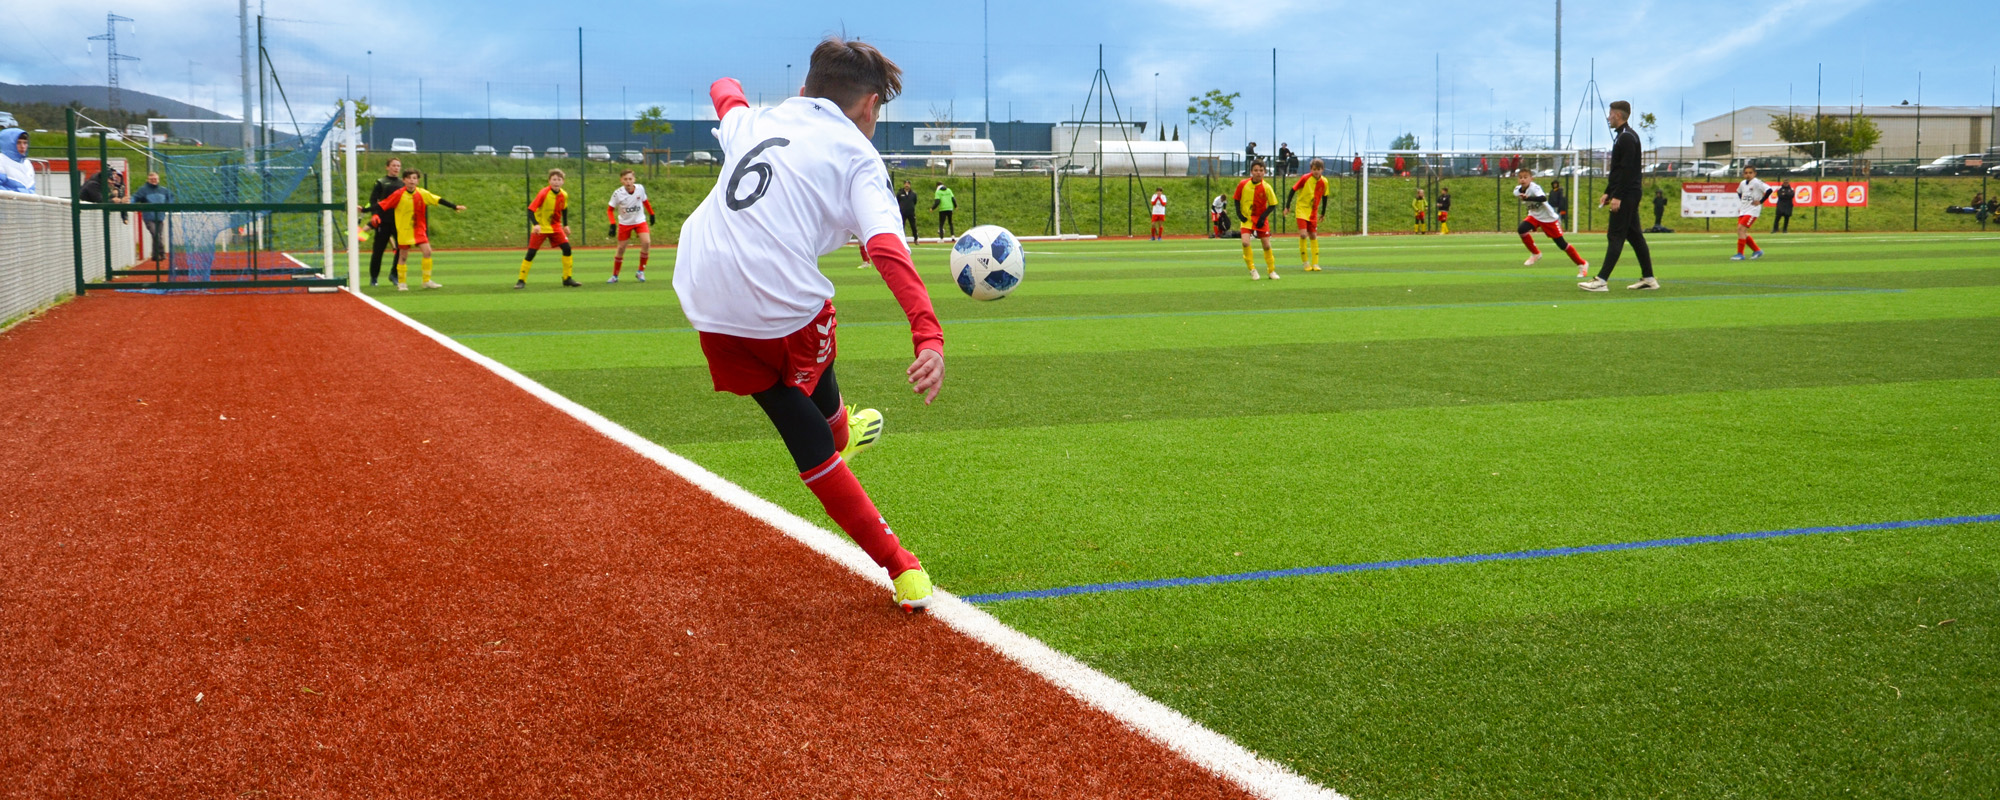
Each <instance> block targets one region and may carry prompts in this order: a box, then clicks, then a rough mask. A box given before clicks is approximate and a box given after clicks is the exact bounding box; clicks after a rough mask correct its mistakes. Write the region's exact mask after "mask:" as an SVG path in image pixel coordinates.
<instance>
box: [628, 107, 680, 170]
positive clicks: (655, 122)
mask: <svg viewBox="0 0 2000 800" xmlns="http://www.w3.org/2000/svg"><path fill="white" fill-rule="evenodd" d="M632 130H633V131H635V132H637V133H643V134H645V135H646V143H647V144H646V149H647V150H658V149H660V139H659V137H660V136H661V135H662V134H670V133H673V132H674V124H673V123H671V122H668V121H667V110H666V109H664V108H661V107H659V106H648V107H647V108H646V110H644V111H641V112H639V116H638V117H637V118H636V119H634V120H633V121H632ZM647 160H649V161H651V162H652V163H653V172H654V174H658V173H659V166H660V161H659V159H658V158H657V157H655V156H654V155H652V154H648V155H647Z"/></svg>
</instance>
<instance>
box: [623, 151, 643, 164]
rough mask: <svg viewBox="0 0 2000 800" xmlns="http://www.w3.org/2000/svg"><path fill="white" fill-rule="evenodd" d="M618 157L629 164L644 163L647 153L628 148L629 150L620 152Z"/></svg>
mask: <svg viewBox="0 0 2000 800" xmlns="http://www.w3.org/2000/svg"><path fill="white" fill-rule="evenodd" d="M618 157H619V158H620V159H622V160H624V162H625V163H627V164H644V163H646V154H645V153H641V152H639V151H637V150H627V151H625V152H623V153H619V154H618Z"/></svg>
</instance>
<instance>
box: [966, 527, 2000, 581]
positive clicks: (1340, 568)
mask: <svg viewBox="0 0 2000 800" xmlns="http://www.w3.org/2000/svg"><path fill="white" fill-rule="evenodd" d="M1979 522H2000V514H1980V515H1976V516H1967V517H1938V518H1936V519H1913V520H1903V521H1900V522H1871V523H1867V524H1864V525H1828V526H1822V527H1817V528H1786V529H1784V530H1776V531H1752V532H1749V533H1724V534H1718V535H1714V536H1680V537H1676V538H1672V539H1648V540H1646V541H1640V542H1613V543H1610V544H1590V545H1582V546H1579V547H1545V548H1542V549H1539V550H1516V551H1514V552H1511V553H1480V554H1477V555H1465V556H1438V557H1433V558H1404V559H1398V560H1395V561H1365V562H1361V563H1358V564H1336V565H1333V566H1327V567H1298V568H1294V569H1273V570H1263V571H1261V572H1238V573H1234V574H1228V575H1203V576H1200V577H1194V578H1161V579H1159V580H1150V581H1120V582H1117V583H1093V584H1085V585H1082V586H1058V587H1056V588H1053V589H1031V590H1027V591H1019V592H994V593H992V594H969V595H963V596H961V597H960V598H959V599H961V600H964V601H966V602H968V603H998V602H1001V601H1004V600H1040V599H1046V598H1050V597H1068V596H1070V595H1078V594H1100V593H1104V592H1130V591H1138V590H1141V589H1170V588H1173V587H1177V586H1210V585H1214V584H1221V583H1243V582H1247V581H1268V580H1276V579H1278V578H1300V577H1305V576H1307V575H1337V574H1340V573H1345V572H1373V571H1376V570H1385V569H1403V568H1406V567H1438V566H1444V565H1447V564H1478V563H1481V562H1485V561H1522V560H1526V559H1532V558H1556V557H1559V556H1576V555H1584V554H1588V553H1614V552H1618V551H1621V550H1648V549H1652V548H1656V547H1681V546H1685V545H1691V544H1718V543H1721V542H1740V541H1747V540H1752V539H1777V538H1781V537H1786V536H1810V535H1813V534H1821V533H1855V532H1859V531H1883V530H1895V529H1900V528H1936V527H1943V526H1946V525H1970V524H1973V523H1979Z"/></svg>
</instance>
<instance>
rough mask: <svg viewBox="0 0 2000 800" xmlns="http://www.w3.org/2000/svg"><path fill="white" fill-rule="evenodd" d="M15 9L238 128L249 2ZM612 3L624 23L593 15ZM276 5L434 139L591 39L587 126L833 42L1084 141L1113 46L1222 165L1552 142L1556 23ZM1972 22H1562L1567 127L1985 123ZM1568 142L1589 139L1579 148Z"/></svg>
mask: <svg viewBox="0 0 2000 800" xmlns="http://www.w3.org/2000/svg"><path fill="white" fill-rule="evenodd" d="M21 5H25V6H27V7H25V8H16V9H14V10H12V11H10V12H9V13H10V14H11V15H13V16H14V17H15V22H17V23H19V24H18V25H15V26H10V28H11V29H10V30H9V31H8V32H7V33H6V34H4V39H5V46H4V48H0V81H4V82H8V83H102V82H103V80H104V73H105V62H104V51H103V49H102V45H101V43H96V44H94V45H92V47H93V48H94V49H92V50H89V51H86V45H87V43H86V41H85V37H88V36H91V35H94V34H100V33H103V32H104V27H105V20H104V15H105V13H107V12H116V13H118V14H122V15H124V16H128V17H132V18H134V19H135V20H136V22H135V23H133V25H132V26H124V25H121V29H120V33H119V36H120V38H119V46H120V49H121V51H123V52H126V53H129V54H132V55H136V56H139V57H141V58H142V59H144V60H143V61H140V62H138V63H136V64H128V65H127V66H126V67H125V68H124V72H123V82H124V83H125V85H126V86H128V87H131V88H136V89H140V90H144V91H148V92H152V93H155V94H160V95H164V96H167V97H172V98H176V99H188V100H191V101H193V102H195V103H197V104H200V105H204V106H209V107H212V108H216V109H218V110H221V111H223V112H225V113H234V110H235V109H237V108H239V107H240V100H239V97H240V91H239V89H238V88H237V86H238V83H237V80H238V79H237V69H238V60H237V50H236V47H237V40H236V38H235V37H236V13H237V5H236V3H235V2H227V1H224V2H218V1H217V0H114V1H113V2H112V3H110V4H100V3H96V2H93V1H92V0H66V1H65V2H59V3H27V4H21ZM614 5H618V6H622V7H625V8H629V9H632V11H631V12H630V13H628V14H626V15H625V16H623V17H614V16H610V15H607V14H606V13H604V12H603V11H602V9H605V8H609V7H613V6H614ZM258 6H259V4H258V3H256V2H253V3H252V13H256V12H257V9H258ZM262 6H263V13H264V14H265V15H266V16H267V17H268V18H270V19H271V20H272V21H270V22H269V23H268V25H267V35H268V39H269V46H270V49H271V50H272V57H273V59H274V61H275V62H276V64H277V67H278V70H279V77H280V78H281V79H282V80H283V81H284V83H285V85H286V89H287V90H288V92H289V93H290V96H291V98H292V99H293V101H294V104H295V106H314V107H323V106H325V105H326V104H327V103H329V102H330V101H331V100H333V99H335V98H337V97H340V96H342V95H344V94H347V93H350V92H351V93H352V94H354V95H364V94H365V95H369V96H371V97H372V99H373V100H374V101H375V103H376V105H377V107H378V109H379V110H380V113H382V114H384V115H392V116H393V115H409V116H414V115H416V114H418V113H419V108H420V104H421V112H422V114H423V115H425V116H430V117H451V116H484V115H486V113H487V109H488V107H489V106H488V103H489V102H490V103H491V109H492V112H493V114H494V115H496V116H504V117H544V118H545V117H548V116H550V115H551V114H554V113H556V112H557V110H558V109H559V110H560V113H561V115H562V116H564V117H568V118H574V116H575V114H576V113H577V109H576V85H577V78H578V75H577V72H578V64H577V58H578V56H577V28H579V27H581V28H582V29H583V39H584V48H585V50H584V55H583V64H582V67H583V82H584V89H585V95H586V101H587V112H588V114H589V115H590V116H591V117H592V118H618V117H620V116H622V115H624V114H626V113H628V110H635V109H637V108H640V107H644V106H646V105H651V104H660V105H662V106H664V107H665V108H666V109H667V112H668V115H669V116H670V117H676V118H681V117H686V116H688V115H689V113H690V110H692V112H693V113H696V114H705V113H707V112H706V108H705V107H704V103H703V102H702V94H703V93H702V91H701V90H702V89H704V88H705V87H706V86H707V84H708V82H709V81H711V80H712V79H714V78H715V77H718V76H722V75H731V76H735V77H737V78H739V79H741V80H742V81H743V83H744V85H745V87H746V88H747V89H748V90H749V91H750V93H751V94H752V95H753V98H754V97H755V96H757V95H759V94H761V95H762V96H763V97H764V98H765V99H767V100H774V99H775V98H777V97H779V96H781V95H783V94H786V93H787V91H786V90H787V87H796V85H797V83H798V82H799V80H800V78H801V77H802V73H803V70H804V61H805V58H806V55H807V54H808V53H809V52H810V50H811V48H812V45H813V44H814V43H815V42H816V41H817V40H818V39H819V38H820V37H822V36H824V35H826V34H828V33H837V32H841V31H845V32H846V33H847V34H849V35H852V36H858V37H860V38H863V39H867V40H869V41H872V42H875V43H876V44H877V45H878V46H880V47H882V48H883V49H884V50H885V51H886V52H888V53H889V55H890V56H891V57H892V58H894V59H896V60H897V61H898V62H899V63H901V64H902V65H903V67H904V68H905V69H906V71H907V73H908V74H907V76H906V79H905V80H906V84H905V85H906V95H905V97H904V98H903V99H901V100H899V101H898V102H896V103H894V104H892V105H891V107H890V118H891V119H929V118H931V117H932V116H933V115H935V114H939V113H949V114H951V115H952V117H953V118H954V119H957V120H969V121H977V120H979V119H981V118H983V117H984V116H985V113H986V111H985V107H984V104H985V103H986V102H987V101H988V98H989V97H990V102H991V109H992V111H991V113H992V118H993V119H996V120H1000V119H1007V118H1010V117H1009V114H1010V113H1011V115H1012V116H1011V118H1013V119H1022V120H1032V121H1052V120H1058V119H1064V118H1069V117H1071V116H1072V115H1073V114H1076V113H1079V111H1080V109H1081V108H1082V105H1083V103H1084V102H1085V99H1086V97H1087V95H1088V91H1089V88H1090V85H1091V77H1092V75H1093V74H1094V71H1095V69H1096V67H1097V53H1098V45H1100V44H1102V45H1103V46H1104V54H1105V55H1104V65H1105V69H1106V71H1107V73H1108V74H1109V76H1110V83H1111V87H1112V88H1113V89H1114V90H1115V91H1116V92H1117V96H1118V100H1119V103H1120V106H1121V108H1122V109H1123V111H1124V113H1125V114H1126V116H1127V117H1128V118H1137V119H1153V118H1156V117H1158V118H1160V119H1163V120H1164V121H1165V124H1166V125H1168V126H1169V127H1170V129H1171V126H1173V125H1175V124H1183V125H1184V117H1185V114H1184V113H1183V110H1184V109H1185V107H1186V105H1187V98H1188V97H1189V95H1191V94H1195V93H1198V92H1202V91H1205V90H1207V89H1211V88H1219V89H1222V90H1224V91H1226V92H1240V93H1242V99H1241V100H1240V101H1239V113H1238V115H1237V121H1236V122H1237V124H1236V125H1235V126H1234V127H1233V128H1231V129H1229V130H1225V131H1223V132H1221V133H1220V134H1219V135H1218V137H1217V140H1216V144H1217V147H1219V148H1220V147H1223V146H1225V145H1227V146H1229V147H1231V148H1237V147H1241V145H1242V142H1243V141H1244V140H1246V139H1249V140H1255V141H1259V142H1266V143H1268V142H1269V141H1271V140H1272V138H1273V137H1274V136H1275V138H1277V139H1279V140H1282V141H1287V142H1290V143H1292V144H1294V145H1295V146H1299V145H1307V146H1310V145H1311V144H1312V143H1315V142H1316V143H1317V144H1318V146H1319V147H1320V148H1321V149H1322V150H1324V151H1329V152H1331V151H1335V150H1340V149H1346V148H1345V147H1344V146H1343V144H1342V143H1344V142H1347V141H1348V131H1349V129H1350V126H1351V128H1352V131H1353V134H1354V135H1355V136H1358V137H1361V138H1363V139H1365V140H1366V143H1367V144H1368V145H1370V146H1382V145H1385V144H1386V143H1387V141H1388V140H1389V139H1390V138H1391V137H1392V136H1394V135H1395V134H1397V133H1400V132H1403V131H1410V132H1414V133H1416V134H1417V135H1418V137H1419V138H1420V139H1421V140H1422V142H1423V143H1424V144H1425V145H1426V146H1430V145H1432V144H1433V143H1435V142H1437V141H1438V140H1440V139H1443V140H1447V141H1448V142H1452V143H1455V144H1456V145H1457V146H1460V147H1478V146H1482V145H1484V144H1486V142H1487V141H1488V140H1489V137H1490V136H1492V135H1493V134H1494V133H1496V132H1498V131H1500V130H1501V129H1503V128H1505V127H1506V126H1508V125H1509V124H1510V123H1511V124H1513V125H1515V126H1517V127H1518V126H1523V125H1525V126H1526V127H1527V129H1528V130H1530V131H1531V132H1533V133H1535V134H1539V135H1543V136H1546V135H1547V133H1548V131H1549V129H1550V127H1551V121H1550V119H1551V114H1550V106H1551V104H1552V101H1553V97H1552V95H1553V87H1552V80H1553V72H1554V53H1553V39H1554V24H1553V16H1554V14H1553V6H1554V2H1553V0H1537V1H1536V2H1529V3H1518V2H1517V3H1501V2H1488V3H1474V2H1464V1H1463V0H1452V1H1450V2H1411V3H1375V2H1368V3H1362V2H1320V3H1312V2H1295V1H1294V0H1263V1H1262V2H1258V3H1254V4H1242V3H1229V2H1214V1H1212V0H1145V1H1143V2H1142V1H1139V0H1109V1H1107V2H1098V3H1060V2H1050V1H1049V0H1013V1H1010V2H1000V1H999V0H995V1H994V2H992V3H991V4H990V9H989V11H988V12H987V13H988V14H989V15H990V26H983V24H982V17H981V13H982V12H981V5H980V3H977V2H965V1H964V0H960V1H958V2H948V1H939V2H924V3H883V2H844V3H828V2H800V1H799V0H735V1H734V2H727V3H647V2H628V3H622V4H613V3H598V2H593V3H551V2H546V0H544V1H542V2H521V1H520V0H492V1H491V2H485V3H480V4H477V5H476V6H475V5H473V4H470V3H445V2H432V1H431V0H402V1H401V2H390V1H387V0H341V2H336V3H325V2H307V1H306V0H265V2H264V3H263V4H262ZM474 8H476V9H477V10H476V11H473V10H471V9H474ZM1969 8H1970V6H1966V5H1964V4H1963V3H1947V2H1943V0H1900V1H1899V0H1769V2H1742V1H1741V0H1682V1H1681V2H1658V1H1657V0H1569V2H1567V3H1565V4H1564V20H1563V33H1564V35H1563V66H1564V74H1563V105H1564V106H1565V108H1564V109H1563V118H1564V127H1565V128H1569V127H1570V126H1571V124H1572V123H1573V122H1574V120H1575V118H1576V116H1577V111H1578V103H1579V101H1580V99H1581V98H1580V94H1581V92H1582V91H1583V90H1584V89H1585V88H1586V84H1587V83H1588V82H1589V80H1590V77H1591V75H1590V73H1591V69H1592V63H1591V62H1592V59H1595V60H1596V64H1595V71H1596V80H1597V84H1598V86H1599V87H1600V88H1601V90H1602V92H1603V94H1604V96H1605V98H1607V99H1619V98H1624V99H1629V100H1631V101H1632V102H1633V104H1634V105H1635V106H1636V107H1638V108H1639V109H1641V110H1652V111H1654V112H1655V113H1657V114H1658V115H1659V117H1660V122H1661V127H1660V136H1659V137H1658V138H1660V139H1663V140H1667V142H1671V141H1672V140H1674V139H1676V138H1680V139H1682V140H1683V141H1684V140H1685V137H1686V135H1687V133H1686V125H1685V124H1691V123H1693V122H1694V121H1696V120H1699V119H1703V118H1706V117H1709V116H1713V115H1716V114H1721V113H1726V112H1727V111H1728V110H1729V108H1730V107H1731V104H1732V103H1734V104H1737V105H1750V104H1784V103H1787V102H1793V103H1800V104H1804V105H1808V106H1809V105H1811V104H1812V102H1813V98H1814V91H1815V84H1814V82H1815V79H1816V73H1817V70H1818V69H1819V68H1820V66H1821V65H1823V66H1824V81H1823V85H1824V97H1825V100H1826V102H1827V104H1828V105H1838V106H1842V107H1845V106H1846V105H1847V104H1848V103H1850V102H1852V101H1853V100H1855V99H1856V98H1858V97H1860V96H1861V95H1862V94H1863V93H1864V92H1865V95H1866V100H1867V102H1868V103H1870V104H1881V103H1896V102H1901V101H1903V100H1910V101H1915V100H1917V88H1918V86H1917V84H1918V75H1919V73H1921V74H1922V81H1923V97H1922V99H1923V101H1924V103H1925V104H1927V105H1986V104H1988V102H1989V95H1990V92H1991V90H1992V82H1993V74H1994V72H1993V70H1994V66H1995V64H1996V63H2000V47H1994V46H1993V45H1992V43H1991V37H1990V36H1981V35H1968V34H1966V33H1964V29H1963V28H1961V27H1959V25H1960V24H1961V23H1962V22H1963V21H1964V20H1965V17H1964V12H1965V11H1966V10H1968V9H1969ZM983 27H984V29H985V30H986V31H987V33H988V35H989V38H990V43H991V50H990V56H991V58H990V66H989V62H987V61H985V60H983V59H982V52H981V32H982V28H983ZM1274 47H1275V48H1277V51H1278V54H1277V76H1276V100H1277V109H1276V113H1275V118H1274V115H1273V111H1272V95H1273V79H1272V69H1271V49H1272V48H1274ZM370 49H372V50H374V54H373V56H372V57H371V56H369V55H368V52H367V51H369V50H370ZM787 64H789V65H791V66H790V68H789V69H787ZM989 69H990V79H989V77H988V70H989ZM1156 73H1157V77H1156ZM418 78H421V79H422V83H423V86H422V95H421V98H420V97H419V92H418V86H417V79H418ZM1156 86H1157V89H1156ZM1156 92H1157V97H1158V98H1159V100H1158V102H1157V104H1156V103H1155V100H1154V98H1155V96H1156ZM489 93H490V101H489ZM558 102H560V103H561V105H560V106H558V105H557V104H558ZM1156 105H1157V108H1156ZM1683 106H1685V109H1686V110H1685V114H1684V115H1683V112H1682V108H1683ZM1092 115H1093V116H1094V111H1093V112H1092ZM1594 116H1595V115H1594V114H1593V115H1592V117H1593V118H1594ZM1684 123H1685V124H1684ZM1434 127H1435V130H1436V131H1437V135H1436V137H1435V138H1434V136H1433V130H1434ZM1274 131H1275V134H1274ZM1184 133H1185V130H1184ZM1576 133H1577V135H1578V137H1579V141H1581V136H1582V135H1583V129H1581V128H1578V129H1576ZM1265 149H1266V150H1268V149H1269V147H1268V144H1267V145H1266V146H1265Z"/></svg>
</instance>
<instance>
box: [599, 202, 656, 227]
mask: <svg viewBox="0 0 2000 800" xmlns="http://www.w3.org/2000/svg"><path fill="white" fill-rule="evenodd" d="M604 218H605V219H607V220H610V221H611V223H612V224H614V225H615V224H617V223H618V207H617V206H613V205H606V206H605V207H604ZM652 218H653V201H652V200H651V199H650V198H649V199H647V200H646V219H652Z"/></svg>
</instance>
